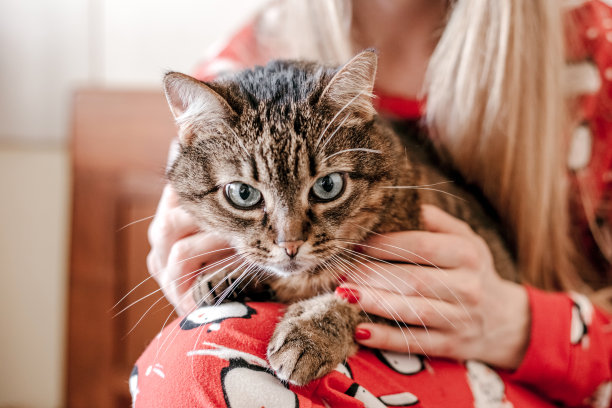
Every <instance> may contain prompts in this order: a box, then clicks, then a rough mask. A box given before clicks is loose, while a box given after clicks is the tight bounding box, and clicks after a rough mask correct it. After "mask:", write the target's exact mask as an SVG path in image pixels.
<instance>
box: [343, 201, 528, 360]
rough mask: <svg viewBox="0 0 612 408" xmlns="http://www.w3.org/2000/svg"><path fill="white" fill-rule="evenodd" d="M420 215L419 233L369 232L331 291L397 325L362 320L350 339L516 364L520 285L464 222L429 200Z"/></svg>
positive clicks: (524, 303) (522, 339) (523, 309)
mask: <svg viewBox="0 0 612 408" xmlns="http://www.w3.org/2000/svg"><path fill="white" fill-rule="evenodd" d="M422 217H423V222H424V225H425V231H405V232H396V233H389V234H384V235H376V236H373V237H372V238H371V239H369V240H368V241H366V242H365V243H364V244H363V245H362V246H361V247H360V251H361V252H362V253H361V254H359V253H357V252H355V253H354V256H353V257H352V260H351V262H352V264H353V265H354V266H355V267H357V269H358V271H357V272H355V273H349V274H347V276H346V277H345V278H346V283H345V284H343V285H342V286H341V287H339V288H338V289H337V291H336V294H337V295H339V296H342V297H344V298H346V299H348V300H349V301H350V302H352V303H358V304H359V305H360V306H361V307H362V308H363V309H364V310H365V311H366V312H368V313H369V314H375V315H379V316H383V317H385V318H387V319H391V320H397V321H400V322H403V323H400V324H399V326H400V327H401V328H398V327H397V326H395V327H393V326H388V325H381V324H372V323H363V324H360V325H359V326H358V328H357V330H356V332H355V338H356V339H357V341H358V342H359V343H361V344H363V345H365V346H368V347H373V348H381V349H386V350H394V351H402V352H412V353H418V354H423V353H424V354H426V355H428V356H431V357H448V358H453V359H458V360H466V359H477V360H480V361H482V362H485V363H488V364H490V365H493V366H496V367H499V368H505V369H514V368H517V367H518V365H519V364H520V362H521V360H522V358H523V355H524V353H525V349H526V347H527V343H528V338H529V323H530V317H529V305H528V299H527V294H526V291H525V289H524V288H523V287H522V286H521V285H518V284H516V283H512V282H509V281H505V280H503V279H501V278H500V277H499V276H498V275H497V273H496V271H495V267H494V265H493V258H492V256H491V252H490V250H489V247H488V246H487V244H486V243H485V242H484V240H483V239H482V238H481V237H480V236H478V235H476V234H475V233H474V231H472V229H471V228H470V227H469V226H468V225H467V224H466V223H464V222H463V221H461V220H458V219H457V218H454V217H452V216H451V215H449V214H447V213H445V212H444V211H442V210H440V209H439V208H437V207H434V206H430V205H425V206H423V211H422ZM374 258H378V259H379V260H384V261H383V262H379V261H375V260H374ZM390 262H395V263H393V264H391V263H390ZM397 262H404V263H397ZM416 264H419V265H416ZM433 265H435V267H434V266H433ZM406 324H407V325H410V327H409V329H407V328H406Z"/></svg>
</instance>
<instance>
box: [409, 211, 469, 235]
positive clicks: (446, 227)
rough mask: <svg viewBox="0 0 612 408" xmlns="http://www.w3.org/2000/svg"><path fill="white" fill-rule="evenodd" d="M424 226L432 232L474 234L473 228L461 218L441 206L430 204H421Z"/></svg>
mask: <svg viewBox="0 0 612 408" xmlns="http://www.w3.org/2000/svg"><path fill="white" fill-rule="evenodd" d="M421 219H422V221H423V226H424V227H425V229H426V230H427V231H430V232H443V233H449V234H457V235H462V236H472V235H474V231H473V230H472V228H471V227H470V226H469V225H468V224H467V223H466V222H465V221H462V220H460V219H459V218H455V217H453V216H452V215H450V214H449V213H447V212H446V211H443V210H442V209H440V208H439V207H436V206H435V205H430V204H424V205H422V206H421Z"/></svg>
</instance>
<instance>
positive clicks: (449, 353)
mask: <svg viewBox="0 0 612 408" xmlns="http://www.w3.org/2000/svg"><path fill="white" fill-rule="evenodd" d="M436 351H437V353H436V354H438V355H440V356H441V357H454V356H455V353H456V352H457V342H456V340H451V339H450V338H449V337H446V338H444V339H443V340H441V341H440V342H439V343H438V344H437V346H436Z"/></svg>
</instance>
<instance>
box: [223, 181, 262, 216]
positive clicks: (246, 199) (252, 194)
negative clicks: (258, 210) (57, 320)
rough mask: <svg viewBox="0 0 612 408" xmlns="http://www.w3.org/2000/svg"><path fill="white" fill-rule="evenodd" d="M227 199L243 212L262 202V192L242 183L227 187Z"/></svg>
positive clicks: (237, 182)
mask: <svg viewBox="0 0 612 408" xmlns="http://www.w3.org/2000/svg"><path fill="white" fill-rule="evenodd" d="M225 197H226V198H227V199H228V201H229V202H230V203H231V204H233V205H235V206H236V207H238V208H240V209H243V210H249V209H251V208H253V207H255V206H256V205H257V204H259V203H260V202H261V192H260V191H259V190H257V189H256V188H254V187H251V186H249V185H248V184H245V183H241V182H240V181H234V182H233V183H229V184H227V185H226V186H225Z"/></svg>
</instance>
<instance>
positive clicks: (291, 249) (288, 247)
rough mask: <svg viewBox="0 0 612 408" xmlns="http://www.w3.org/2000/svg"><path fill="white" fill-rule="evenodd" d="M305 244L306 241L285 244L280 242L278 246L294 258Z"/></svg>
mask: <svg viewBox="0 0 612 408" xmlns="http://www.w3.org/2000/svg"><path fill="white" fill-rule="evenodd" d="M303 243H304V241H302V240H299V241H284V242H279V243H278V246H279V247H281V248H285V252H286V253H287V255H289V257H290V258H293V257H294V256H296V255H297V253H298V250H299V249H300V247H301V246H302V244H303Z"/></svg>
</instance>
